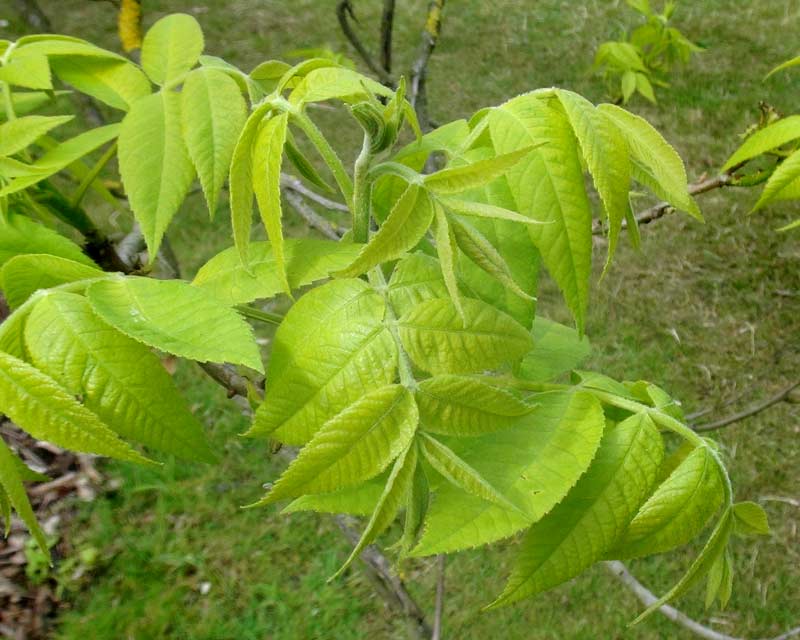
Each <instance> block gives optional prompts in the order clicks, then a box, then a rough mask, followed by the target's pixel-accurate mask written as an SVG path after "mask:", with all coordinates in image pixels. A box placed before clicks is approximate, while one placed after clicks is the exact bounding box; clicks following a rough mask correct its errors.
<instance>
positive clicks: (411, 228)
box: [335, 184, 433, 278]
mask: <svg viewBox="0 0 800 640" xmlns="http://www.w3.org/2000/svg"><path fill="white" fill-rule="evenodd" d="M432 220H433V204H432V203H431V199H430V196H429V195H428V194H427V193H426V192H425V191H424V190H423V189H420V187H419V186H418V185H416V184H410V185H408V188H407V189H406V190H405V192H404V193H403V195H402V196H401V197H400V199H399V200H398V201H397V203H396V204H395V206H394V208H393V209H392V210H391V212H390V213H389V217H388V218H386V221H385V222H384V223H383V224H382V225H381V226H380V228H379V229H378V232H377V233H376V234H375V235H374V236H372V238H370V241H369V243H367V245H366V246H365V247H364V248H363V249H362V250H361V252H360V253H359V255H358V257H356V259H355V260H354V261H353V262H352V264H350V265H349V266H347V267H346V268H344V269H342V270H341V271H339V272H337V273H336V274H335V275H336V276H338V277H343V278H349V277H354V276H358V275H361V274H362V273H365V272H366V271H369V270H370V269H371V268H372V267H374V266H375V265H378V264H381V263H383V262H388V261H390V260H396V259H397V258H399V257H400V256H402V255H403V254H404V253H405V252H406V251H409V250H411V249H413V248H414V247H415V246H416V245H417V243H418V242H419V241H420V240H421V239H422V237H423V236H424V235H425V232H426V231H427V230H428V228H429V227H430V225H431V221H432Z"/></svg>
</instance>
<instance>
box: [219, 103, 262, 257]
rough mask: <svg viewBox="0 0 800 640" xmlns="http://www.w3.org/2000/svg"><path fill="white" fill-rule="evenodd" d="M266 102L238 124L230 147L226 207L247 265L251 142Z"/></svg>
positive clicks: (234, 237) (238, 245)
mask: <svg viewBox="0 0 800 640" xmlns="http://www.w3.org/2000/svg"><path fill="white" fill-rule="evenodd" d="M269 110H270V106H269V104H266V103H265V104H262V105H261V106H260V107H258V108H256V109H255V110H254V111H253V112H252V113H251V114H250V116H249V117H248V118H247V121H246V122H245V124H244V127H243V128H242V132H241V133H240V134H239V139H238V140H237V141H236V146H235V147H234V150H233V157H232V158H231V169H230V178H229V180H230V207H231V226H232V227H233V241H234V244H235V245H236V248H237V249H238V251H239V256H240V259H241V261H242V264H243V265H244V266H245V267H248V264H249V247H250V230H251V227H252V226H253V144H254V142H255V139H256V134H257V133H258V128H259V127H260V126H261V121H262V120H263V119H264V117H265V116H266V115H267V113H268V112H269Z"/></svg>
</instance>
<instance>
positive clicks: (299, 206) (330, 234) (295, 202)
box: [283, 189, 342, 240]
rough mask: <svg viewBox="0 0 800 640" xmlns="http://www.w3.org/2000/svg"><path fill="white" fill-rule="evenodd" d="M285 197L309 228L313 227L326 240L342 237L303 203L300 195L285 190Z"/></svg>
mask: <svg viewBox="0 0 800 640" xmlns="http://www.w3.org/2000/svg"><path fill="white" fill-rule="evenodd" d="M283 197H284V198H286V201H287V202H288V203H289V204H290V205H291V207H292V209H294V210H295V211H296V212H297V214H298V215H299V216H300V217H301V218H303V220H305V221H306V222H307V223H308V226H310V227H313V228H314V229H316V230H317V231H319V232H320V233H321V234H322V235H324V236H325V237H326V238H330V239H331V240H339V239H340V238H341V237H342V234H341V233H340V232H339V231H337V230H336V228H335V227H334V226H333V225H332V224H331V223H330V222H328V221H327V220H326V219H325V218H323V217H322V216H321V215H319V214H318V213H317V212H316V211H314V210H313V209H312V208H311V207H309V206H308V205H307V204H306V203H305V202H304V201H303V198H302V197H300V195H299V193H297V192H295V191H293V190H291V189H284V191H283Z"/></svg>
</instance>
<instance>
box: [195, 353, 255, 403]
mask: <svg viewBox="0 0 800 640" xmlns="http://www.w3.org/2000/svg"><path fill="white" fill-rule="evenodd" d="M198 364H199V365H200V368H201V369H202V370H203V371H205V372H206V373H207V374H208V375H209V377H210V378H211V379H212V380H214V381H215V382H216V383H217V384H219V385H221V386H222V387H224V388H225V390H226V391H227V392H228V397H229V398H232V397H233V396H241V397H242V398H247V378H245V377H244V376H242V375H239V373H238V372H237V371H236V369H235V368H234V367H233V366H231V365H229V364H217V363H216V362H198Z"/></svg>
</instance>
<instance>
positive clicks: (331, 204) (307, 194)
mask: <svg viewBox="0 0 800 640" xmlns="http://www.w3.org/2000/svg"><path fill="white" fill-rule="evenodd" d="M281 187H283V188H284V189H291V190H292V191H297V193H299V194H300V195H302V196H303V197H304V198H307V199H308V200H311V201H313V202H316V203H317V204H318V205H320V206H321V207H325V208H326V209H331V210H333V211H343V212H345V213H348V212H349V211H350V209H348V208H347V205H346V204H344V203H342V202H337V201H336V200H331V199H330V198H326V197H325V196H323V195H321V194H319V193H317V192H316V191H313V190H311V189H309V188H308V187H307V186H305V185H304V184H303V183H302V182H300V180H298V179H297V178H295V177H294V176H291V175H289V174H287V173H282V174H281Z"/></svg>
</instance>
